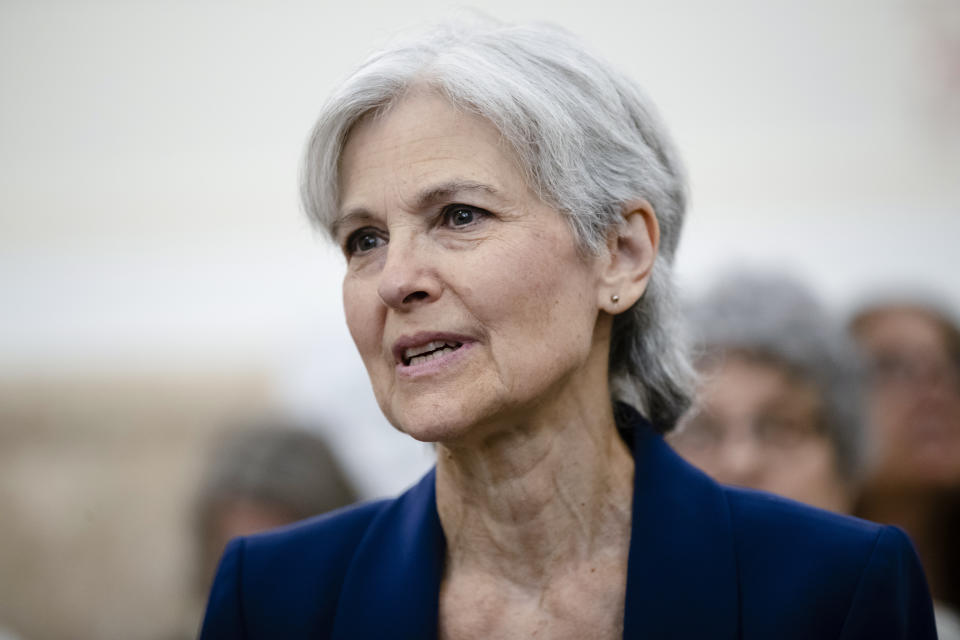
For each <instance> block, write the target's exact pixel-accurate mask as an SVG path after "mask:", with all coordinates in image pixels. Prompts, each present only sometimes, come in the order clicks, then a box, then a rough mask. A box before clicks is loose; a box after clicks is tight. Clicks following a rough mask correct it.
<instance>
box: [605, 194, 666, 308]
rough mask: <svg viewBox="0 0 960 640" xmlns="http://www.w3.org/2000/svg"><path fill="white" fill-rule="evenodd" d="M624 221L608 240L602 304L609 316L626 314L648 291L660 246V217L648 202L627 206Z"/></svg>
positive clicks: (641, 201) (622, 212) (642, 201)
mask: <svg viewBox="0 0 960 640" xmlns="http://www.w3.org/2000/svg"><path fill="white" fill-rule="evenodd" d="M621 215H622V216H623V221H622V222H621V223H620V224H619V225H617V226H616V227H614V228H612V229H611V230H610V233H609V234H608V236H607V262H606V264H605V265H604V269H603V273H602V276H601V285H600V291H599V292H598V294H599V300H598V302H599V304H600V307H601V309H603V310H604V311H606V312H607V313H610V314H618V313H622V312H624V311H626V310H627V309H629V308H630V307H632V306H633V305H634V303H636V301H637V300H639V299H640V297H641V296H642V295H643V292H644V291H646V288H647V284H648V282H649V280H650V274H651V272H652V271H653V264H654V260H655V259H656V256H657V249H658V247H659V244H660V226H659V224H658V222H657V216H656V214H655V212H654V211H653V207H651V206H650V203H648V202H647V201H646V200H634V201H631V202H628V203H625V204H624V206H623V208H622V209H621Z"/></svg>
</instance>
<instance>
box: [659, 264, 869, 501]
mask: <svg viewBox="0 0 960 640" xmlns="http://www.w3.org/2000/svg"><path fill="white" fill-rule="evenodd" d="M687 319H688V325H689V329H690V331H691V334H692V335H691V337H692V338H693V340H694V342H695V343H696V344H698V345H699V353H698V358H697V364H698V369H699V370H700V372H701V376H702V378H701V386H700V390H699V396H698V400H697V401H696V402H695V406H694V408H693V409H692V410H691V411H690V412H689V413H688V414H687V416H686V417H685V418H684V420H683V421H682V422H681V426H680V428H679V429H678V431H677V433H676V434H675V435H674V436H673V437H672V444H673V445H674V447H675V448H676V449H677V450H678V451H679V452H680V453H681V454H682V455H683V456H684V457H685V458H687V460H689V461H690V462H692V463H693V464H695V465H696V466H698V467H700V468H701V469H703V470H704V471H706V472H707V473H708V474H710V475H711V476H713V478H714V479H716V480H718V481H720V482H723V483H726V484H733V485H739V486H744V487H750V488H754V489H762V490H764V491H769V492H771V493H777V494H780V495H782V496H786V497H788V498H792V499H794V500H799V501H801V502H805V503H807V504H811V505H814V506H817V507H821V508H824V509H830V510H833V511H839V512H849V511H850V510H851V508H852V504H853V500H854V499H855V492H856V487H857V484H858V480H859V477H860V472H861V468H862V461H863V458H864V440H863V421H862V411H861V402H862V400H861V395H862V394H861V383H860V367H859V365H858V360H857V356H856V352H855V349H854V347H853V345H852V343H851V342H850V341H849V339H848V338H847V337H846V336H845V334H844V331H843V328H842V326H841V325H840V324H839V323H835V322H834V321H833V320H832V319H831V318H830V317H829V316H828V314H827V313H826V312H825V311H824V309H823V308H822V307H821V306H820V304H819V303H818V301H817V300H816V298H815V297H814V295H813V294H812V293H811V292H810V291H809V290H808V289H807V288H806V287H804V286H803V285H802V284H800V283H799V282H797V281H796V280H794V279H792V278H790V277H787V276H783V275H763V274H760V273H750V272H738V273H732V274H729V275H728V276H727V277H726V278H724V279H722V280H721V281H719V282H718V283H717V284H716V285H715V287H714V288H713V289H712V290H710V291H709V292H708V293H707V294H706V295H705V296H703V297H702V298H701V299H700V300H698V301H697V302H696V303H695V304H693V305H691V306H690V307H689V309H688V313H687Z"/></svg>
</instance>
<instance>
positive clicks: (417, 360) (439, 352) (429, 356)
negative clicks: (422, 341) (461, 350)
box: [407, 345, 454, 367]
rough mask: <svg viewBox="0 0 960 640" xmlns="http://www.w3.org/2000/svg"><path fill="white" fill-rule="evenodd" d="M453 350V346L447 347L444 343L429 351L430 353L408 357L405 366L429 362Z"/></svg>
mask: <svg viewBox="0 0 960 640" xmlns="http://www.w3.org/2000/svg"><path fill="white" fill-rule="evenodd" d="M453 351H454V348H453V347H448V346H446V345H444V346H443V347H441V348H440V349H437V350H436V351H431V352H430V353H427V354H424V355H422V356H414V357H412V358H410V360H409V363H408V365H407V366H411V367H412V366H413V365H415V364H423V363H424V362H430V361H431V360H436V359H437V358H440V357H442V356H443V355H445V354H448V353H452V352H453Z"/></svg>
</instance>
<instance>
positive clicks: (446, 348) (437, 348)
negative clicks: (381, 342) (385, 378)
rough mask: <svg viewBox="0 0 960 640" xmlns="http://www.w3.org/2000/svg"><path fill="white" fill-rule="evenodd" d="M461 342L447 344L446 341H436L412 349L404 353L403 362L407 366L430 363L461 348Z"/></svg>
mask: <svg viewBox="0 0 960 640" xmlns="http://www.w3.org/2000/svg"><path fill="white" fill-rule="evenodd" d="M460 346H461V345H460V343H459V342H446V341H444V340H434V341H432V342H428V343H427V344H424V345H420V346H419V347H410V348H409V349H407V350H406V351H404V352H403V361H404V364H406V365H407V366H410V365H414V364H419V363H422V362H429V361H431V360H434V359H436V358H439V357H440V356H442V355H444V354H446V353H450V352H451V351H454V350H456V349H457V348H458V347H460Z"/></svg>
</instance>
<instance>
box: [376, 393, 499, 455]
mask: <svg viewBox="0 0 960 640" xmlns="http://www.w3.org/2000/svg"><path fill="white" fill-rule="evenodd" d="M398 405H399V406H398ZM380 408H381V409H382V410H383V413H384V415H385V416H386V417H387V420H388V421H389V422H390V424H392V425H393V426H394V427H395V428H396V429H397V430H398V431H401V432H402V433H405V434H407V435H408V436H410V437H411V438H413V439H414V440H419V441H420V442H430V443H434V444H444V443H452V442H456V441H462V440H464V439H465V438H468V437H469V436H470V435H471V434H475V433H476V431H477V429H478V425H479V424H480V423H482V422H486V421H487V420H488V419H489V418H490V417H491V415H489V414H490V412H486V411H483V410H482V409H481V408H480V407H475V406H471V403H464V402H462V401H458V400H457V399H454V398H449V397H448V398H431V397H430V396H421V397H418V398H416V399H414V400H413V401H411V402H404V403H395V404H393V405H392V406H385V405H384V404H381V405H380Z"/></svg>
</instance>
